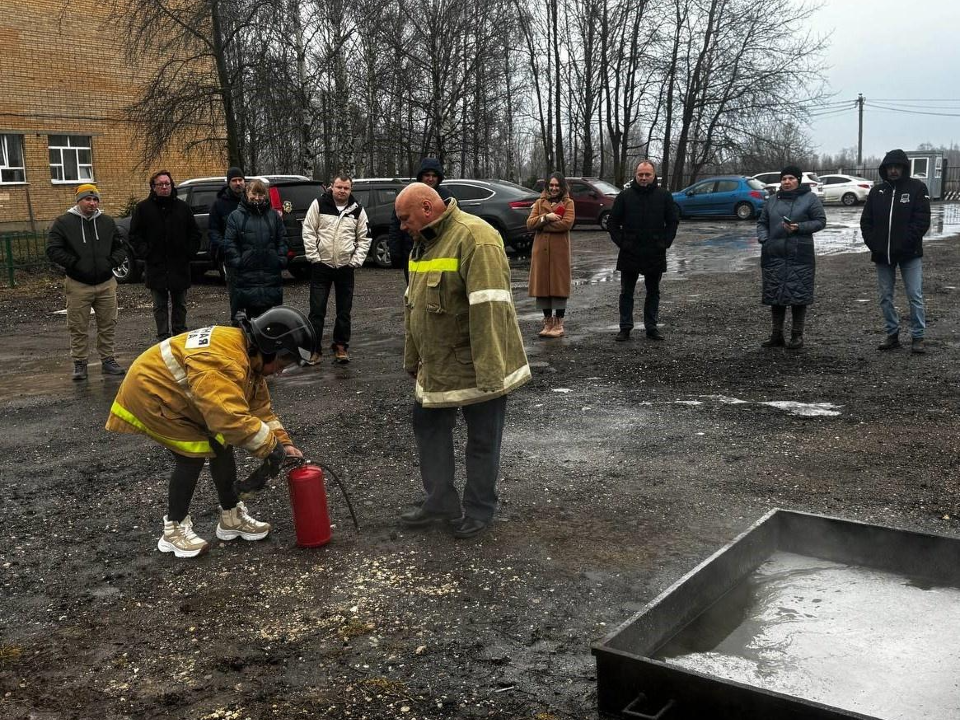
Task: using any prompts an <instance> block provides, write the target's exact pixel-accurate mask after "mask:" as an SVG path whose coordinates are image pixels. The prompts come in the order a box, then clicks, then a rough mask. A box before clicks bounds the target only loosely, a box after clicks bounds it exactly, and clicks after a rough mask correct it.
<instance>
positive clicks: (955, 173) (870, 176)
mask: <svg viewBox="0 0 960 720" xmlns="http://www.w3.org/2000/svg"><path fill="white" fill-rule="evenodd" d="M815 172H816V173H817V175H833V174H834V173H836V174H839V175H856V176H857V177H862V178H866V179H867V180H872V181H873V182H877V181H878V180H879V179H880V169H879V168H876V167H872V168H860V169H859V170H858V169H857V168H849V167H848V168H821V169H819V170H816V171H815ZM940 193H941V197H942V198H943V199H944V200H947V199H955V197H956V195H957V193H960V166H958V167H947V168H945V169H944V171H943V184H942V187H941V189H940Z"/></svg>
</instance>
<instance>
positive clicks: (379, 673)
mask: <svg viewBox="0 0 960 720" xmlns="http://www.w3.org/2000/svg"><path fill="white" fill-rule="evenodd" d="M711 227H712V226H711ZM704 228H705V226H704V225H699V226H698V225H697V224H696V223H689V224H685V225H684V234H683V235H682V236H681V238H680V239H678V249H680V248H686V249H688V250H689V249H691V248H695V244H696V243H697V242H700V241H701V240H702V239H703V234H704ZM711 232H712V230H711ZM575 242H576V248H577V250H576V253H575V263H576V265H577V268H578V271H577V277H578V278H579V279H578V284H577V285H576V287H575V292H574V297H573V298H572V299H571V303H570V311H569V316H568V317H569V319H568V320H567V327H568V335H567V337H566V338H564V339H563V340H550V341H545V340H540V339H538V338H537V337H536V330H537V325H538V322H537V312H536V310H535V308H534V306H533V303H532V301H531V300H530V299H529V298H527V297H526V293H525V281H526V273H527V269H528V268H527V266H526V264H525V262H524V261H523V260H522V259H518V258H513V259H512V260H511V263H512V264H513V267H514V282H515V290H516V293H515V296H516V299H517V305H518V312H519V314H520V318H521V327H522V330H523V333H524V336H525V338H526V342H527V347H528V352H529V356H530V360H531V363H532V365H533V367H534V379H533V381H532V382H531V383H529V384H528V385H526V386H525V387H524V388H523V389H522V390H520V391H519V392H517V393H516V394H514V395H512V396H511V399H510V402H509V404H508V420H507V423H508V424H507V430H506V433H505V440H504V448H503V462H502V482H501V499H502V507H501V511H500V513H499V515H498V518H497V522H496V523H495V525H494V526H493V527H492V528H491V530H490V531H488V532H487V533H485V534H483V535H481V536H479V537H478V538H475V539H473V540H468V541H456V540H454V539H453V538H452V536H451V535H449V534H448V533H447V532H446V531H445V530H444V529H442V528H435V529H428V530H425V531H409V530H407V529H404V528H401V527H400V526H399V525H398V524H397V522H396V516H397V515H398V514H399V513H400V512H402V511H403V510H405V509H407V508H409V507H411V506H412V505H413V504H415V503H416V502H418V501H419V499H420V497H421V490H420V481H419V474H418V468H417V458H416V453H415V450H414V442H413V435H412V431H411V429H410V421H409V416H410V407H411V396H412V387H411V384H410V382H409V380H408V379H407V378H406V375H405V374H404V372H403V370H402V367H401V364H400V354H401V350H402V313H401V308H400V296H401V294H402V275H401V274H400V273H399V271H378V270H375V269H370V268H365V269H364V270H362V271H361V272H360V273H359V275H358V280H357V291H356V298H355V303H354V308H355V310H354V343H353V345H352V347H351V351H352V354H353V357H354V361H353V362H352V363H351V364H350V365H348V366H346V367H336V366H333V365H332V364H330V362H329V358H328V357H327V356H325V357H324V362H323V363H322V364H321V365H320V366H318V367H316V368H312V369H307V370H305V371H301V370H294V371H292V372H289V373H287V374H285V375H284V376H283V377H281V378H279V379H277V380H276V381H273V385H272V387H273V390H272V391H273V394H274V404H275V407H276V408H277V410H278V413H279V415H280V416H281V418H282V419H283V421H284V424H285V425H286V426H287V427H288V429H289V430H290V431H291V433H292V435H293V437H294V438H295V440H296V442H297V443H298V445H300V446H301V447H302V448H303V449H304V450H305V451H306V452H307V454H308V455H309V456H311V457H313V458H314V459H317V460H321V461H323V462H324V463H325V464H327V465H329V466H330V467H332V468H334V469H335V470H336V471H337V472H338V473H339V474H340V475H341V477H342V478H343V479H344V481H345V482H346V483H347V485H348V486H349V487H350V489H351V495H352V499H353V502H354V505H355V506H356V508H357V511H358V514H359V516H360V521H361V524H362V528H361V530H360V532H359V533H358V532H356V531H355V530H354V528H353V526H352V524H351V522H350V519H349V515H348V513H347V511H346V507H345V504H344V502H343V500H342V498H341V497H340V495H339V493H338V491H337V490H336V489H335V486H333V485H331V486H330V489H329V493H330V498H329V500H330V508H331V516H332V520H333V522H334V524H335V527H334V539H333V541H332V542H331V543H330V544H329V545H328V546H326V547H324V548H320V549H313V550H305V549H301V548H298V547H297V546H296V545H295V536H294V529H293V526H292V520H291V514H290V508H289V502H288V497H287V491H286V490H285V488H284V483H283V482H280V481H277V482H275V483H274V484H273V485H272V486H271V487H270V488H268V489H267V490H266V491H264V492H263V493H261V495H260V496H259V497H258V498H257V499H256V500H255V501H253V502H251V504H250V506H251V510H252V511H253V512H254V514H255V515H256V516H258V517H260V518H262V519H266V520H268V521H270V522H272V523H273V524H274V532H273V533H271V535H270V536H269V537H268V538H267V539H266V540H264V541H262V542H257V543H243V542H241V541H235V542H233V543H222V542H219V541H216V539H215V537H214V535H213V530H214V527H215V525H216V520H217V515H216V509H217V508H216V499H215V495H214V493H213V489H212V487H211V484H210V483H209V480H208V479H207V476H206V474H205V475H204V477H203V478H201V484H200V487H199V489H198V492H197V495H196V497H195V498H194V502H193V506H192V513H193V517H194V521H195V527H196V529H197V531H198V532H199V534H200V535H201V536H205V537H207V538H208V539H213V548H212V549H211V552H210V553H208V554H207V555H206V556H204V557H202V558H200V559H197V560H176V559H174V558H173V557H171V556H169V555H161V554H160V553H158V552H157V551H156V539H157V537H158V535H159V533H160V530H161V523H160V520H161V518H162V516H163V515H164V512H165V502H166V478H167V475H168V473H169V470H170V467H171V462H170V459H169V456H168V455H167V454H166V452H165V451H163V450H161V449H160V448H159V447H158V446H156V445H153V444H151V443H150V442H149V441H147V440H145V439H143V438H139V437H134V436H119V435H114V434H108V433H106V432H105V431H104V430H103V429H102V428H103V423H104V421H105V419H106V415H107V411H108V408H109V404H110V402H111V400H112V398H113V393H114V392H115V389H116V381H113V380H110V379H108V378H102V377H101V376H100V373H99V370H98V368H97V367H96V366H92V368H91V376H90V380H89V381H88V382H87V383H84V384H78V385H75V384H73V383H71V382H70V380H69V371H70V368H69V358H68V352H67V345H68V343H67V336H66V328H65V320H64V318H63V316H62V315H56V314H53V313H54V312H55V311H56V310H57V309H59V308H62V307H63V296H62V292H61V290H60V287H59V283H58V282H55V281H47V282H32V283H28V284H27V285H26V286H24V287H20V288H18V289H16V290H13V291H10V290H6V291H3V294H2V295H0V329H2V330H3V332H4V336H5V341H4V343H3V346H2V349H0V357H2V359H3V361H4V362H3V363H2V364H0V407H2V412H3V417H4V423H3V427H4V432H3V433H2V436H0V450H2V453H0V495H2V497H3V499H4V502H3V503H2V504H0V521H2V523H3V528H4V533H3V534H4V542H3V543H2V544H0V582H2V595H3V598H4V600H3V608H4V611H3V613H2V617H0V632H2V635H0V716H2V717H4V718H11V719H13V718H18V719H19V718H24V719H25V718H36V719H38V720H39V719H42V720H54V719H60V718H94V717H95V718H102V719H103V720H113V719H119V718H174V717H175V718H190V719H195V720H212V719H214V718H220V719H227V718H236V719H238V720H242V719H244V718H251V719H259V718H295V717H311V718H312V717H325V718H344V719H346V718H371V719H374V718H378V719H379V718H409V719H412V718H446V717H456V718H481V717H483V718H488V717H502V718H508V717H509V718H530V719H537V720H550V719H553V718H591V717H596V710H595V707H596V677H595V665H594V661H593V658H592V657H591V655H590V644H591V642H593V641H595V640H597V639H599V638H600V637H602V636H603V635H604V634H605V633H606V632H608V631H609V630H610V629H612V628H613V627H615V626H616V625H618V624H619V623H621V622H622V621H624V620H625V619H627V618H628V617H629V616H630V615H631V614H632V613H634V612H636V611H637V610H638V609H640V608H641V607H643V605H644V604H645V603H646V602H648V601H650V600H651V599H652V598H654V597H655V596H656V595H657V594H658V593H659V592H660V591H661V590H662V589H663V588H665V587H667V586H668V585H669V584H671V583H672V582H674V581H675V580H677V579H678V578H679V577H681V576H682V575H683V574H684V573H686V572H687V571H689V570H690V569H691V568H692V567H694V566H695V565H696V564H697V563H698V562H700V561H701V560H703V559H704V558H705V557H707V556H708V555H710V554H711V553H713V552H714V551H715V550H716V549H718V548H719V547H720V546H722V545H723V544H725V543H726V542H728V541H730V540H731V539H732V538H733V537H735V536H736V535H737V534H738V533H739V532H741V531H743V530H744V529H746V528H747V527H748V526H749V525H750V524H752V523H753V522H754V521H756V520H757V519H758V518H759V517H760V516H761V515H763V514H764V513H765V512H766V511H768V510H769V509H771V508H774V507H783V508H791V509H798V510H803V511H810V512H815V513H825V514H829V515H836V516H841V517H845V518H850V519H857V520H863V521H867V522H871V523H878V524H882V525H890V526H895V527H901V528H908V529H915V530H923V531H932V532H938V533H943V534H947V535H953V536H957V535H958V534H960V533H958V525H957V521H956V517H957V515H958V514H960V502H958V490H960V486H958V482H957V472H956V464H957V460H956V458H957V456H958V453H957V450H958V435H960V432H958V431H960V420H958V416H957V412H956V391H955V388H956V386H957V373H958V368H960V335H958V333H960V308H958V303H957V301H956V295H957V293H958V288H957V287H956V286H954V284H953V283H955V282H956V280H955V278H956V277H957V276H958V274H960V255H958V252H957V243H956V238H945V239H940V240H937V241H934V242H931V243H928V246H927V251H926V254H925V257H924V265H925V268H924V269H925V294H926V298H927V303H928V324H929V327H928V335H927V337H928V353H927V354H926V355H924V356H917V355H911V354H910V353H909V352H908V351H907V350H899V351H894V352H890V353H879V352H877V351H876V349H875V347H876V344H877V343H878V342H879V341H880V340H881V339H882V331H881V326H880V318H879V310H878V308H877V305H876V298H875V295H876V292H875V279H874V275H873V271H872V266H871V265H870V263H869V261H868V259H867V256H865V255H863V254H839V255H833V256H830V257H824V258H820V260H819V264H818V271H817V272H818V275H817V303H816V305H815V306H814V307H813V308H812V309H811V311H810V314H809V317H808V330H807V345H806V346H805V347H804V349H803V350H801V351H799V352H793V353H791V352H787V351H784V350H781V349H776V350H762V349H761V348H760V347H759V342H760V340H762V339H763V338H764V337H765V335H766V334H767V332H768V315H767V311H766V308H763V307H761V306H760V305H759V301H758V298H759V269H758V267H757V264H756V261H755V260H753V261H750V262H747V263H746V265H747V269H745V270H739V271H735V272H711V273H697V272H674V273H672V274H671V275H670V276H669V277H667V278H666V279H665V280H664V283H663V307H662V316H663V317H662V319H663V332H664V334H665V335H666V336H667V340H666V342H663V343H653V342H649V341H646V340H645V339H643V337H642V334H641V335H640V336H639V337H638V338H637V339H636V340H634V341H631V342H628V343H614V342H613V334H614V332H615V331H616V306H617V286H616V283H615V282H608V280H610V279H611V274H610V272H609V268H610V267H611V266H612V257H613V255H612V253H611V252H610V246H609V243H607V242H606V241H605V240H604V238H603V236H602V234H600V233H597V232H591V231H578V232H576V234H575ZM598 268H599V269H603V268H606V272H599V271H598ZM307 290H308V288H307V286H306V285H305V284H303V283H297V282H295V281H293V280H291V281H290V282H289V283H288V285H287V286H286V298H287V302H288V303H290V304H293V305H295V306H298V307H301V308H305V307H306V306H307V300H306V298H307ZM189 300H190V308H189V316H188V319H189V321H190V324H191V326H202V325H206V324H210V323H213V322H222V321H224V320H225V318H226V302H225V298H224V290H223V287H222V286H221V285H220V284H219V283H218V282H216V281H215V280H214V279H213V278H212V277H211V278H209V279H206V280H204V281H203V282H202V283H200V284H199V285H197V286H195V288H194V289H193V290H192V291H191V293H190V296H189ZM120 302H121V308H122V309H121V323H120V328H119V332H118V347H119V348H121V351H120V352H119V356H120V360H121V361H122V362H123V363H124V364H127V363H129V362H130V361H131V360H132V359H133V358H134V357H135V356H136V354H137V353H138V352H140V351H141V350H142V349H144V348H146V347H147V346H148V344H149V343H150V342H152V335H153V333H152V318H151V313H150V301H149V296H148V294H147V292H146V291H145V290H144V289H143V287H142V286H123V287H121V289H120ZM898 302H899V304H900V305H901V306H903V304H904V302H903V299H902V295H898ZM458 432H459V433H460V435H461V437H462V427H460V428H458Z"/></svg>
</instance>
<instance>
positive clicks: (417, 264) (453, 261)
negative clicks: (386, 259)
mask: <svg viewBox="0 0 960 720" xmlns="http://www.w3.org/2000/svg"><path fill="white" fill-rule="evenodd" d="M407 270H409V271H410V272H412V273H428V272H457V271H458V270H460V260H459V258H455V257H450V258H445V257H442V258H433V259H432V260H411V261H410V263H409V265H408V266H407Z"/></svg>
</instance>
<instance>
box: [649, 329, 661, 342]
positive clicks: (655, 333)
mask: <svg viewBox="0 0 960 720" xmlns="http://www.w3.org/2000/svg"><path fill="white" fill-rule="evenodd" d="M647 339H648V340H663V335H661V334H660V331H659V330H657V329H656V328H653V329H652V330H647Z"/></svg>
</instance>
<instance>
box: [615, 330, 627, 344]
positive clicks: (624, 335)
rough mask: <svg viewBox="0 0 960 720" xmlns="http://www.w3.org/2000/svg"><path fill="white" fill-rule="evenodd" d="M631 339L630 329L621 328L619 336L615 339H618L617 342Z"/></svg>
mask: <svg viewBox="0 0 960 720" xmlns="http://www.w3.org/2000/svg"><path fill="white" fill-rule="evenodd" d="M629 339H630V331H629V330H621V331H620V332H618V333H617V336H616V337H615V338H614V340H616V341H617V342H624V341H626V340H629Z"/></svg>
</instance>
